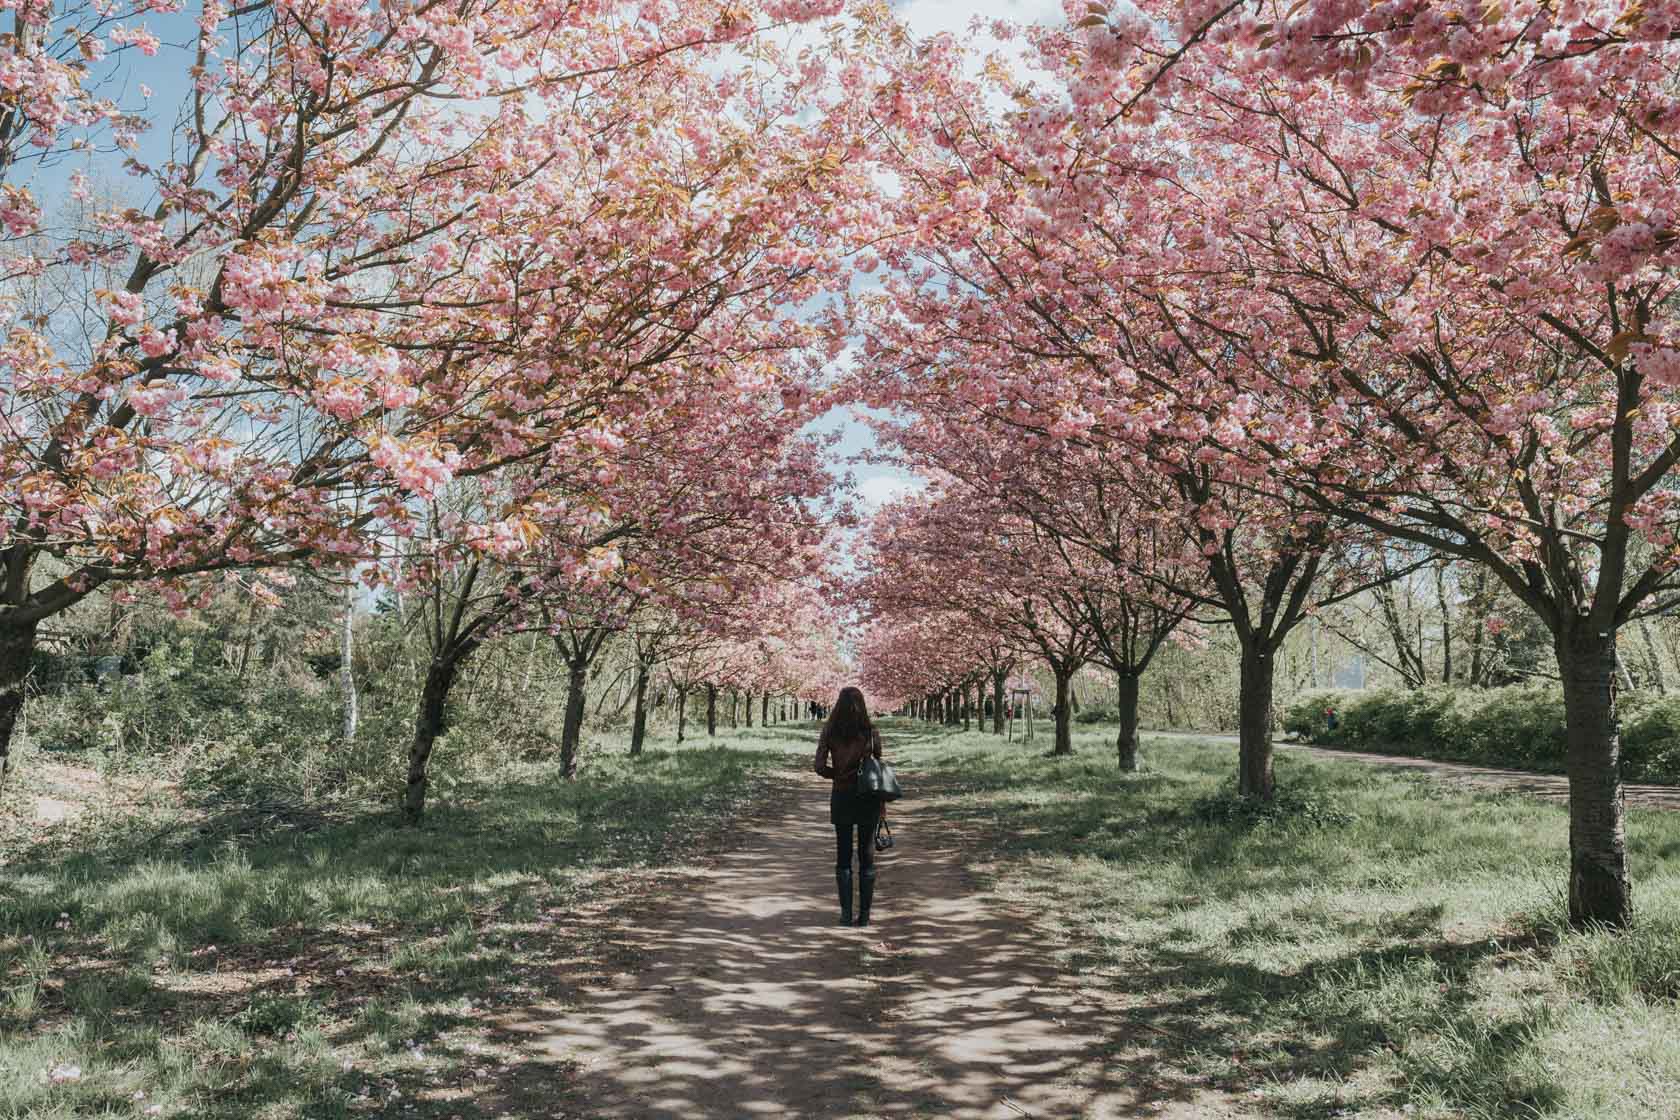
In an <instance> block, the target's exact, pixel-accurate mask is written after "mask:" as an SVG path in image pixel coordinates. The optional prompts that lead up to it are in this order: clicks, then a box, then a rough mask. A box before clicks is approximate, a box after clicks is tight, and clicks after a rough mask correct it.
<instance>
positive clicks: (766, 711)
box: [758, 689, 770, 727]
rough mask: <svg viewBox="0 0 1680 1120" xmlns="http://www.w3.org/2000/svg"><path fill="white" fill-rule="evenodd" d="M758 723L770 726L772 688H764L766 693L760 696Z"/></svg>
mask: <svg viewBox="0 0 1680 1120" xmlns="http://www.w3.org/2000/svg"><path fill="white" fill-rule="evenodd" d="M758 725H759V726H760V727H769V726H770V690H769V689H765V690H764V695H763V696H762V697H760V698H759V705H758Z"/></svg>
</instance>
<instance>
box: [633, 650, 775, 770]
mask: <svg viewBox="0 0 1680 1120" xmlns="http://www.w3.org/2000/svg"><path fill="white" fill-rule="evenodd" d="M647 688H648V663H647V662H646V661H642V660H639V659H638V660H637V662H636V708H635V714H634V715H632V716H631V717H630V753H631V754H632V755H638V754H641V753H642V744H643V743H644V742H646V741H647ZM748 710H749V711H750V710H751V705H749V706H748Z"/></svg>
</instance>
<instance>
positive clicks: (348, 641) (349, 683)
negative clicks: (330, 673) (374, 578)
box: [338, 583, 361, 743]
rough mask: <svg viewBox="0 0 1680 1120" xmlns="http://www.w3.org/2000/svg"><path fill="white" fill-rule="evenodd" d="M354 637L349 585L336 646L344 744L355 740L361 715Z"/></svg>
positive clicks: (353, 595)
mask: <svg viewBox="0 0 1680 1120" xmlns="http://www.w3.org/2000/svg"><path fill="white" fill-rule="evenodd" d="M355 637H356V585H355V583H351V584H350V585H349V586H348V587H346V588H345V589H344V624H343V626H341V627H340V628H339V644H338V689H339V694H340V695H341V696H342V697H343V699H344V726H343V739H344V741H345V742H346V743H350V742H353V741H354V740H355V738H356V726H357V724H358V723H359V722H360V715H361V713H360V711H359V710H358V707H357V704H356V674H355V672H354V670H353V669H352V660H353V656H354V654H355V648H356V647H355Z"/></svg>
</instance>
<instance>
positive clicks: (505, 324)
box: [0, 0, 870, 817]
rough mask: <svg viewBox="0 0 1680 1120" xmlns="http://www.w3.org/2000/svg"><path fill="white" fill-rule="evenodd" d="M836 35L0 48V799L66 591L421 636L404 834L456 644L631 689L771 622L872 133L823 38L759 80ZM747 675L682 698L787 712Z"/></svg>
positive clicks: (400, 8) (467, 26)
mask: <svg viewBox="0 0 1680 1120" xmlns="http://www.w3.org/2000/svg"><path fill="white" fill-rule="evenodd" d="M839 7H840V5H839V4H838V3H837V2H834V0H762V2H758V3H747V4H742V3H738V2H736V0H727V2H725V0H717V2H700V3H682V4H675V3H647V2H640V3H617V2H613V0H602V2H595V0H590V2H585V3H568V4H558V5H555V4H549V5H543V4H538V5H531V4H517V3H516V4H503V3H481V2H475V0H468V2H467V3H464V4H454V5H448V6H439V5H435V4H431V3H427V2H420V3H398V4H377V5H376V4H363V5H357V4H348V5H347V4H341V3H336V2H326V0H272V2H268V0H259V2H258V3H254V4H245V5H241V6H238V7H230V6H226V5H223V4H221V3H219V2H217V0H204V2H203V3H200V4H196V5H193V6H191V8H190V10H189V8H184V7H182V6H181V5H178V4H158V3H154V2H152V0H135V2H132V3H118V4H106V3H97V4H90V3H85V2H82V0H69V2H67V3H50V2H49V3H43V4H34V3H31V4H27V5H24V6H22V7H20V8H18V9H17V11H16V13H15V16H16V22H17V27H16V28H15V29H14V32H13V33H12V34H10V35H9V36H7V38H6V40H5V42H4V44H3V45H0V64H3V65H4V67H5V68H6V72H7V73H8V75H10V78H9V80H8V81H7V82H6V92H5V93H4V95H3V97H0V192H3V195H4V207H3V209H4V214H3V221H4V226H5V231H4V232H5V239H4V241H3V242H0V276H3V277H4V280H3V291H0V298H3V301H4V307H5V311H6V326H5V340H4V346H3V347H0V480H3V482H0V773H3V770H4V768H5V767H6V766H7V765H8V763H9V759H8V757H7V748H8V744H9V743H10V740H11V737H12V733H13V729H14V726H15V724H16V722H17V718H18V714H19V711H20V709H21V707H22V704H23V702H24V698H25V692H26V685H27V682H28V680H29V677H30V672H31V666H32V664H33V663H34V661H35V654H36V648H37V644H38V637H39V635H40V631H41V628H42V627H43V626H44V625H48V626H50V624H51V623H52V621H53V620H55V619H58V618H62V617H63V616H64V615H65V613H66V612H68V611H70V610H72V609H73V608H75V607H76V606H77V604H78V603H81V602H83V601H84V600H86V599H87V597H88V596H90V595H93V594H95V593H96V592H99V593H101V594H104V595H111V596H114V597H115V598H116V599H117V600H121V599H122V598H124V597H125V596H127V595H129V594H131V593H139V591H140V590H146V591H154V590H161V591H162V592H163V593H164V594H165V595H167V596H168V597H169V598H170V601H171V602H172V603H173V604H174V605H176V606H177V607H179V608H181V609H187V608H189V607H191V606H192V605H193V604H194V603H197V602H202V601H204V599H205V597H206V596H208V595H210V594H212V593H213V591H214V587H215V586H216V585H217V584H218V583H220V585H221V586H226V587H234V588H239V589H241V590H242V591H243V592H245V593H247V594H251V595H255V596H260V595H262V594H264V588H265V580H264V578H262V577H260V576H255V575H253V574H252V573H260V572H264V571H273V570H278V569H284V568H287V567H296V566H306V567H308V568H310V569H312V570H313V571H315V572H317V573H319V574H321V575H323V576H327V577H330V578H334V579H337V580H340V581H342V582H345V583H351V584H359V585H362V586H370V587H372V588H373V589H374V591H375V593H376V594H377V595H379V596H380V597H382V598H386V599H389V600H391V601H395V602H401V603H403V604H404V608H403V609H405V610H410V611H415V612H418V613H420V614H421V615H423V617H424V620H425V633H426V636H427V640H428V646H429V661H428V664H427V666H426V669H425V672H424V674H423V682H422V685H421V695H420V697H419V701H418V717H417V719H416V721H415V725H414V732H413V736H412V741H411V743H410V745H409V750H408V769H407V779H406V794H405V797H404V804H405V807H406V809H407V811H408V813H409V815H410V816H411V817H418V816H419V814H420V813H421V812H422V809H423V806H424V799H425V792H426V783H427V778H426V774H427V767H428V762H429V759H430V755H431V751H432V747H433V744H434V742H435V741H436V739H437V736H438V734H439V732H440V730H441V729H442V728H443V727H444V726H445V724H446V720H447V707H448V703H449V696H450V693H451V690H452V688H453V687H454V685H455V683H456V681H457V680H458V679H459V677H460V675H461V673H462V670H463V667H464V666H465V665H467V664H468V663H469V662H470V661H471V659H472V658H473V657H474V656H475V655H476V654H477V653H478V651H480V650H481V649H483V648H484V647H485V646H486V645H487V644H488V643H491V642H493V641H496V640H499V639H501V638H504V637H506V636H508V635H511V634H516V633H521V632H539V631H540V632H542V633H544V634H546V635H548V636H549V637H550V638H551V639H552V641H553V642H554V643H555V646H556V649H557V651H558V652H559V653H560V655H561V656H562V657H563V658H564V659H565V660H566V663H567V665H568V666H569V669H570V671H571V673H572V674H573V676H574V680H578V681H581V680H582V679H583V675H584V674H585V673H586V672H587V670H588V667H589V665H590V664H591V663H592V661H593V660H594V659H595V658H596V657H598V656H599V654H600V651H601V649H602V648H603V647H604V646H605V645H606V643H607V641H608V640H609V638H611V637H613V636H623V635H632V636H633V638H632V640H633V641H634V642H635V643H636V644H637V647H638V649H639V650H640V651H641V652H640V656H641V657H642V659H643V661H644V663H645V664H646V665H647V666H648V667H649V671H650V672H651V668H652V666H655V665H659V664H668V663H675V662H681V661H683V659H685V658H702V657H710V656H712V653H711V651H712V650H713V647H714V646H715V645H716V641H718V640H722V639H721V638H719V635H722V636H723V638H727V639H729V640H732V641H734V642H736V643H737V644H738V645H739V644H741V643H743V642H750V640H751V639H753V638H756V631H757V629H758V626H757V620H758V619H760V618H762V617H763V615H762V614H761V613H759V612H761V611H774V610H776V609H778V606H777V605H778V604H782V605H783V607H784V608H785V604H786V602H787V601H788V600H789V599H798V598H800V597H801V596H802V593H801V592H800V591H799V590H798V589H799V588H800V587H801V581H805V580H809V579H810V578H811V577H812V575H813V573H814V571H815V569H816V568H817V567H818V566H819V560H820V557H821V546H822V544H823V542H824V540H825V539H826V538H827V536H828V534H829V533H830V532H832V531H833V529H834V527H835V524H836V514H835V511H834V510H833V509H832V508H831V507H830V506H829V505H827V504H826V503H825V499H824V496H825V495H826V494H827V492H828V491H829V489H830V488H831V485H832V481H833V480H832V479H831V478H830V477H829V475H828V473H827V472H826V470H825V469H824V468H823V465H822V450H823V448H822V444H821V441H820V440H817V439H814V438H812V437H809V436H806V435H802V434H801V428H802V427H803V426H804V425H805V424H806V423H807V422H808V421H809V420H811V419H812V418H813V417H814V416H816V415H818V414H819V413H820V412H821V411H822V410H823V408H824V402H823V399H822V397H821V395H820V394H819V393H817V392H816V391H815V389H814V386H815V384H816V375H817V372H818V368H819V367H820V363H821V361H822V358H823V356H824V354H825V352H826V350H827V347H828V345H829V344H828V340H827V339H826V338H825V337H824V336H823V335H821V334H820V333H819V332H818V331H817V330H816V328H815V327H814V326H813V325H811V324H809V323H807V322H805V321H804V320H803V319H802V318H801V317H800V316H799V314H798V309H799V308H801V307H804V306H807V305H809V304H810V303H811V301H813V300H815V299H818V298H819V297H821V296H822V295H823V294H824V293H826V292H830V291H832V290H834V289H835V288H836V287H839V286H843V285H844V282H845V278H846V277H845V271H844V268H843V260H844V252H843V247H844V245H845V244H846V243H847V242H848V240H849V239H850V238H851V237H853V236H854V231H853V226H854V225H855V224H857V223H858V222H861V221H863V220H864V218H865V217H867V214H866V213H865V212H864V211H863V210H862V209H861V208H860V207H859V206H858V205H857V200H859V199H861V198H863V197H865V196H866V194H867V193H868V190H869V181H868V177H867V171H866V169H865V168H864V167H863V166H862V164H861V163H860V162H859V161H858V160H857V159H856V157H857V156H858V155H859V153H860V152H861V151H862V150H863V145H864V143H865V137H866V136H867V134H868V131H869V129H870V122H869V120H868V116H867V110H868V102H867V99H865V100H864V101H862V102H860V101H859V100H858V99H856V98H850V97H847V96H844V94H843V91H841V90H839V89H838V88H837V87H836V85H835V84H834V83H833V82H832V81H831V80H830V73H829V72H830V67H831V66H833V65H834V64H835V61H836V59H837V58H838V57H839V51H840V43H841V40H839V39H838V38H837V32H836V31H835V29H832V28H831V29H828V31H825V30H823V29H822V28H821V27H818V26H815V25H813V26H812V27H811V29H810V30H809V31H807V32H806V33H805V34H804V35H803V37H802V38H801V39H799V40H798V42H797V50H795V49H794V47H791V46H789V45H788V44H789V42H790V41H792V40H791V31H792V29H794V28H795V27H797V26H798V25H801V24H809V23H810V21H813V20H819V19H821V18H823V17H827V16H831V15H833V14H834V13H835V12H837V11H838V10H839ZM142 59H144V60H145V61H143V62H142ZM151 74H160V75H168V76H169V78H168V80H167V81H165V80H164V79H161V78H158V79H153V80H154V81H155V82H156V83H157V85H158V88H157V89H152V88H150V87H149V86H148V85H146V84H143V83H142V82H140V81H139V80H138V78H139V77H141V76H146V75H151ZM12 79H16V80H12ZM724 620H733V621H734V622H736V623H739V626H738V628H737V629H736V630H735V631H733V632H730V631H729V628H728V626H727V625H725V622H724ZM822 632H823V631H822V630H821V628H820V627H818V628H815V629H813V630H812V633H814V634H820V633H822ZM702 650H705V651H707V652H705V653H704V654H703V653H701V652H700V651H702ZM771 660H774V659H773V658H766V659H764V661H765V663H766V664H767V663H768V662H769V661H771ZM696 664H697V665H698V662H696ZM758 671H759V670H758V669H752V668H745V667H742V663H740V662H738V661H731V662H730V663H729V667H728V668H727V669H723V668H720V669H718V670H716V671H715V672H711V671H708V673H707V674H706V675H704V678H702V676H701V675H695V676H693V679H695V680H700V679H706V680H709V681H712V682H713V683H716V684H720V685H721V684H723V683H724V682H725V680H726V679H729V680H733V679H737V678H738V679H740V680H741V681H743V682H745V681H747V680H749V679H751V680H753V683H754V684H755V686H757V687H759V688H761V689H762V688H766V687H771V686H772V683H773V684H774V687H777V688H783V687H787V681H786V677H785V674H783V675H782V676H781V677H780V679H778V680H776V681H775V682H771V681H769V680H768V678H760V677H755V676H754V674H755V673H757V672H758ZM693 672H694V673H695V674H699V673H700V670H699V669H698V668H696V669H694V670H693ZM765 672H769V671H768V670H765ZM771 675H772V676H774V675H776V674H775V673H772V674H771ZM575 691H578V690H575ZM579 703H581V692H580V700H579ZM579 711H580V709H576V708H574V710H572V711H571V712H570V713H569V714H568V717H567V719H566V733H565V742H564V751H565V759H566V761H565V767H566V769H567V771H568V772H570V771H571V769H572V768H573V766H574V765H575V750H576V743H577V726H578V723H579V720H578V719H577V718H576V717H577V715H578V712H579Z"/></svg>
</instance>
